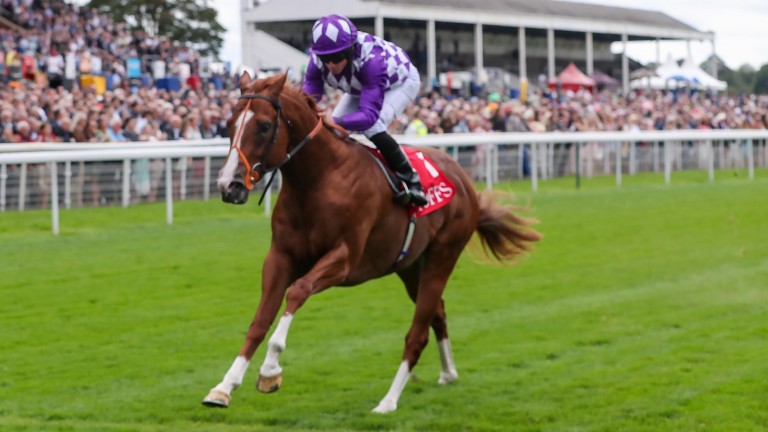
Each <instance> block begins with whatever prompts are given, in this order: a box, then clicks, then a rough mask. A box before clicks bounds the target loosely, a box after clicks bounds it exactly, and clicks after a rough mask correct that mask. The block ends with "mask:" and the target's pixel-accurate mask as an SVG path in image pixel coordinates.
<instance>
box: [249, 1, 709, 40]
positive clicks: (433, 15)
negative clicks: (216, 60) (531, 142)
mask: <svg viewBox="0 0 768 432" xmlns="http://www.w3.org/2000/svg"><path fill="white" fill-rule="evenodd" d="M241 1H242V2H243V4H244V5H245V4H247V2H248V1H249V0H241ZM331 13H340V14H344V15H346V16H348V17H350V18H352V19H360V18H372V17H375V16H383V17H384V18H389V19H392V18H394V19H410V20H432V19H433V20H435V21H437V22H447V23H450V22H454V23H469V24H473V23H480V24H483V25H493V26H501V27H525V28H530V29H535V28H538V29H546V28H553V29H555V30H559V31H573V32H592V33H593V34H595V35H607V36H609V38H610V39H612V40H620V37H619V35H622V34H627V35H628V37H629V40H653V39H657V38H658V39H676V40H686V39H689V40H714V34H713V33H711V32H704V31H701V30H698V29H696V28H694V27H692V26H690V25H688V24H686V23H684V22H682V21H680V20H679V19H676V18H673V17H671V16H669V15H667V14H665V13H663V12H656V11H650V10H643V9H629V8H623V7H614V6H601V5H594V4H586V3H576V2H571V1H561V0H469V1H468V0H323V1H311V2H307V1H306V0H273V1H268V2H266V3H261V4H259V5H258V6H255V7H250V8H249V7H244V11H243V14H242V18H243V21H244V23H246V24H247V23H249V22H255V23H258V22H281V21H297V20H304V21H314V20H315V19H317V17H319V16H323V15H327V14H331Z"/></svg>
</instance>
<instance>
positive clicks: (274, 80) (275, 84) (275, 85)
mask: <svg viewBox="0 0 768 432" xmlns="http://www.w3.org/2000/svg"><path fill="white" fill-rule="evenodd" d="M287 78H288V73H287V72H283V73H281V74H278V75H274V76H272V77H270V78H269V81H268V82H267V88H268V89H269V93H270V95H271V97H272V98H274V99H277V98H278V97H279V96H280V92H282V91H283V87H285V81H286V79H287Z"/></svg>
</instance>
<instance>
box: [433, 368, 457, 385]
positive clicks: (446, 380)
mask: <svg viewBox="0 0 768 432" xmlns="http://www.w3.org/2000/svg"><path fill="white" fill-rule="evenodd" d="M457 379H459V374H458V373H456V371H451V372H449V373H445V372H440V378H439V379H438V380H437V383H438V384H443V385H445V384H450V383H452V382H454V381H456V380H457Z"/></svg>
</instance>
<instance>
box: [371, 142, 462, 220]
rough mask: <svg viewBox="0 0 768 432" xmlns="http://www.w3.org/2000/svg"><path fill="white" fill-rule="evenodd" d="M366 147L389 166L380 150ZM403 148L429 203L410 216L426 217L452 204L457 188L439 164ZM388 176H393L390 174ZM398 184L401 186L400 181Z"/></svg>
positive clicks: (414, 151)
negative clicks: (417, 174)
mask: <svg viewBox="0 0 768 432" xmlns="http://www.w3.org/2000/svg"><path fill="white" fill-rule="evenodd" d="M366 147H367V148H368V149H369V150H370V151H371V152H372V153H373V154H374V155H375V156H376V157H377V158H379V160H381V161H382V162H383V163H384V166H387V165H386V162H385V161H384V158H383V157H382V155H381V153H380V152H379V151H378V150H376V149H375V148H371V147H368V146H366ZM402 147H403V150H404V151H405V154H406V155H407V156H408V160H410V161H411V166H413V168H414V169H415V170H416V172H417V173H419V178H420V179H421V186H422V187H423V188H424V195H426V196H427V200H428V201H429V202H428V203H427V205H425V206H424V207H412V208H411V211H410V212H409V213H410V215H411V216H416V217H421V216H426V215H428V214H430V213H432V212H433V211H435V210H437V209H439V208H441V207H444V206H445V205H447V204H448V203H449V202H451V199H453V196H454V195H455V194H456V187H455V186H454V185H453V182H451V181H450V180H449V179H448V177H446V176H445V174H444V173H443V172H442V171H440V169H439V167H438V166H437V164H435V163H434V162H432V160H431V159H430V158H429V157H427V155H425V154H424V153H422V152H421V151H420V150H417V149H415V148H412V147H407V146H402ZM387 174H388V175H390V176H391V174H390V173H387ZM393 177H394V176H393ZM396 184H398V185H399V180H398V181H397V183H396Z"/></svg>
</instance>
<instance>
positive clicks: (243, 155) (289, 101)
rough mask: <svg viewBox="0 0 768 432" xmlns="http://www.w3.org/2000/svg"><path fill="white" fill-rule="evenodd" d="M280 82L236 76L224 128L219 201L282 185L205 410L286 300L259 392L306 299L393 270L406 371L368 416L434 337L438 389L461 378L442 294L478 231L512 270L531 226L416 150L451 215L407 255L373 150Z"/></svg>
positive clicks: (421, 224)
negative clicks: (408, 309) (257, 280)
mask: <svg viewBox="0 0 768 432" xmlns="http://www.w3.org/2000/svg"><path fill="white" fill-rule="evenodd" d="M285 80H286V75H285V74H281V75H277V76H273V77H269V78H266V79H261V80H256V81H252V80H251V77H250V76H249V75H248V74H247V73H244V74H243V75H242V76H241V77H240V92H241V96H240V100H239V101H238V103H237V105H236V106H235V108H234V112H233V113H232V117H231V118H230V119H229V120H228V123H227V124H228V127H229V132H230V137H231V147H230V152H229V155H228V157H227V160H226V162H225V165H224V167H223V168H222V170H221V172H220V173H219V178H218V180H217V185H218V187H219V189H220V191H221V195H222V199H223V200H224V201H225V202H229V203H234V204H242V203H244V202H245V201H246V200H247V199H248V192H249V190H250V189H251V188H252V186H253V183H255V182H256V181H258V180H259V178H261V177H262V176H263V175H264V174H265V173H269V172H272V171H274V170H277V169H279V170H280V171H281V173H282V177H283V183H282V189H281V190H280V194H279V196H278V198H277V202H276V204H275V207H274V212H273V214H272V244H271V248H270V250H269V252H268V253H267V256H266V259H265V261H264V264H263V270H262V282H261V284H262V285H261V286H262V292H261V301H260V303H259V306H258V310H257V311H256V316H255V317H254V318H253V321H252V323H251V325H250V328H249V329H248V334H247V336H246V338H245V342H244V344H243V346H242V348H241V349H240V352H239V354H238V355H237V357H236V359H235V361H234V363H233V364H232V366H231V367H230V368H229V370H228V371H227V372H226V374H225V375H224V379H223V380H222V381H221V382H220V383H219V384H218V385H216V386H215V387H214V388H213V389H212V390H211V391H210V393H209V394H208V395H207V396H206V397H205V399H204V400H203V404H205V405H207V406H215V407H227V406H228V405H229V403H230V399H231V394H232V391H233V390H235V389H236V388H237V387H239V386H240V384H241V383H242V381H243V377H244V375H245V372H246V370H247V368H248V365H249V364H250V361H251V358H252V357H253V355H254V352H255V351H256V348H257V347H258V346H259V344H261V343H262V341H264V338H265V336H266V334H267V331H268V330H269V328H270V326H271V325H272V323H273V322H274V320H275V318H276V317H277V315H278V312H279V309H280V307H281V305H282V303H283V298H285V300H286V306H285V310H284V312H283V314H282V315H281V316H280V319H279V321H278V323H277V327H276V328H275V330H274V333H273V334H272V336H271V337H270V338H269V341H268V344H267V353H266V358H265V360H264V363H263V364H262V366H261V370H260V373H259V378H258V381H257V388H258V389H259V390H260V391H262V392H273V391H276V390H278V389H279V388H280V385H281V384H282V368H281V367H280V364H279V362H278V358H279V356H280V353H281V352H282V351H283V350H284V349H285V343H286V338H287V335H288V329H289V327H290V325H291V321H292V320H293V318H294V316H295V314H296V312H297V311H298V309H299V308H300V307H301V306H302V305H303V304H304V302H305V301H307V299H308V298H309V296H311V295H313V294H316V293H319V292H321V291H323V290H325V289H327V288H330V287H332V286H352V285H358V284H361V283H363V282H365V281H368V280H370V279H374V278H378V277H382V276H385V275H387V274H389V273H392V272H395V273H397V275H398V276H399V277H400V279H402V281H403V283H404V284H405V288H406V290H407V292H408V295H409V296H410V298H411V300H413V302H414V303H415V304H416V310H415V313H414V316H413V322H412V324H411V327H410V329H409V330H408V333H407V335H406V339H405V350H404V352H403V357H402V362H401V363H400V366H399V369H398V370H397V373H396V374H395V377H394V381H393V382H392V385H391V387H390V389H389V391H388V392H387V394H386V396H384V398H383V399H382V400H381V402H380V403H379V404H378V406H376V407H375V408H374V409H373V411H374V412H377V413H387V412H391V411H394V410H395V409H396V408H397V401H398V398H399V397H400V394H401V393H402V391H403V388H404V387H405V385H406V383H407V382H408V379H409V377H410V373H411V370H412V369H413V368H414V366H416V363H417V362H418V360H419V356H420V355H421V352H422V350H423V349H424V347H425V346H426V345H427V340H428V338H429V328H430V326H431V327H432V330H434V333H435V336H436V338H437V344H438V349H439V352H440V360H441V365H442V371H441V372H440V377H439V380H438V382H439V383H440V384H447V383H450V382H451V381H454V380H456V379H457V378H458V374H457V373H456V367H455V365H454V361H453V354H452V352H451V344H450V342H449V340H448V331H447V325H446V316H445V306H444V304H443V299H442V296H443V290H444V288H445V284H446V282H447V281H448V277H449V276H450V275H451V272H452V271H453V268H454V266H455V265H456V261H457V260H458V259H459V256H460V255H461V253H462V250H463V249H464V247H465V246H466V245H467V243H468V242H469V240H470V238H471V237H472V235H473V233H474V232H477V233H478V234H479V238H480V240H481V243H482V245H483V247H484V250H485V252H486V254H487V255H489V254H491V255H493V256H494V257H495V258H496V259H498V260H499V261H504V260H508V259H510V258H512V257H514V256H515V255H518V254H520V253H522V252H525V251H526V250H529V249H530V248H531V243H532V242H535V241H537V240H539V238H540V235H539V233H538V232H536V231H535V230H533V229H532V228H531V227H530V225H532V224H533V223H535V222H534V221H532V220H527V219H523V218H521V217H518V216H516V215H514V214H513V213H512V212H511V211H510V210H509V209H508V208H506V207H502V206H500V205H499V204H497V203H494V202H493V200H492V199H491V198H490V197H489V196H485V195H482V194H478V193H477V192H475V190H474V188H473V185H472V183H471V181H470V179H469V178H468V177H467V175H466V174H465V172H464V171H463V169H462V168H461V167H460V166H459V165H458V164H457V163H456V162H455V161H454V160H453V159H451V157H450V156H449V155H448V154H447V153H445V152H444V151H441V150H438V149H433V148H423V149H420V151H422V152H423V154H424V155H426V156H427V157H428V158H429V159H431V161H432V162H434V163H435V164H436V165H437V166H438V167H439V168H440V170H442V171H443V172H444V174H445V176H446V177H447V178H448V179H449V180H450V181H451V182H453V183H454V185H455V196H454V198H453V199H452V201H450V203H448V204H447V205H445V206H443V207H441V208H439V209H438V210H436V211H434V212H432V213H430V214H428V215H426V216H423V217H420V218H418V219H417V220H416V225H415V230H414V231H413V232H412V237H411V242H410V247H409V250H408V251H407V253H403V252H402V251H401V248H403V246H404V239H405V238H406V236H407V232H408V231H409V229H408V227H409V216H408V215H409V209H408V208H406V207H405V206H403V205H400V204H398V203H395V202H393V196H394V194H393V191H392V190H391V189H390V187H389V185H388V180H387V178H386V176H385V174H384V172H383V171H382V170H381V169H380V168H379V166H378V162H377V161H376V160H375V159H374V158H373V157H371V155H370V154H369V150H368V149H366V148H365V147H364V146H363V145H361V144H359V143H355V142H354V141H353V140H350V139H344V138H341V137H340V136H339V135H338V134H337V131H335V130H333V129H331V128H329V127H326V125H325V123H324V121H323V120H322V117H321V113H320V112H319V111H318V108H317V105H316V104H315V101H314V100H313V99H312V98H311V97H310V96H308V95H306V94H304V93H302V92H301V91H300V90H298V89H296V88H293V87H291V86H286V85H285Z"/></svg>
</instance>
